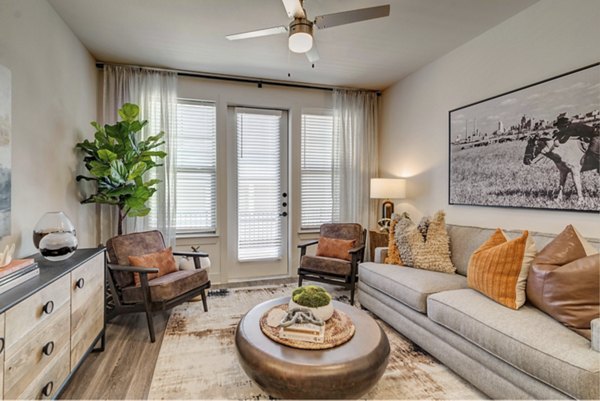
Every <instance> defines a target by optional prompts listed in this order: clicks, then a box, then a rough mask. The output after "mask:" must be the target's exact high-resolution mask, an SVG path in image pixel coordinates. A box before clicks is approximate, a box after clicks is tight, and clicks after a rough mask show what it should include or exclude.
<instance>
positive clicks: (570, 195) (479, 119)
mask: <svg viewBox="0 0 600 401" xmlns="http://www.w3.org/2000/svg"><path fill="white" fill-rule="evenodd" d="M599 135H600V62H599V63H594V64H591V65H588V66H586V67H582V68H579V69H577V70H573V71H569V72H567V73H564V74H561V75H558V76H554V77H552V78H548V79H545V80H543V81H539V82H536V83H533V84H530V85H527V86H524V87H521V88H518V89H514V90H511V91H509V92H505V93H502V94H499V95H496V96H493V97H490V98H487V99H484V100H480V101H477V102H474V103H470V104H467V105H465V106H461V107H458V108H455V109H453V110H450V111H449V112H448V136H449V137H448V204H449V205H467V206H484V207H508V208H524V209H542V210H560V211H576V212H591V213H598V212H600V137H599Z"/></svg>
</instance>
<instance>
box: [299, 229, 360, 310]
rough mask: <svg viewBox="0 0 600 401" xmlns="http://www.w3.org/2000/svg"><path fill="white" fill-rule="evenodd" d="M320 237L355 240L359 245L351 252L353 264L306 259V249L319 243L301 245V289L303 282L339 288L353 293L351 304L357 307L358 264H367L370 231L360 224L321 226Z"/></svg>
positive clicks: (311, 242)
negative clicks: (368, 233)
mask: <svg viewBox="0 0 600 401" xmlns="http://www.w3.org/2000/svg"><path fill="white" fill-rule="evenodd" d="M320 236H321V237H327V238H336V239H345V240H355V241H356V244H357V245H356V246H355V247H354V248H352V249H351V250H350V251H349V253H350V256H351V260H350V261H347V260H343V259H334V258H327V257H324V256H310V255H307V254H306V248H308V247H309V246H311V245H315V244H317V243H318V242H319V241H318V240H313V241H309V242H305V243H303V244H300V245H298V248H300V267H299V268H298V276H299V277H298V285H299V286H301V285H302V281H303V280H309V281H318V282H321V283H328V284H336V285H340V286H342V287H344V288H345V289H347V290H350V304H351V305H354V292H355V290H356V282H357V281H358V264H359V263H361V262H362V261H363V260H364V256H365V239H366V237H367V230H363V228H362V226H361V225H360V224H355V223H334V224H323V225H321V229H320Z"/></svg>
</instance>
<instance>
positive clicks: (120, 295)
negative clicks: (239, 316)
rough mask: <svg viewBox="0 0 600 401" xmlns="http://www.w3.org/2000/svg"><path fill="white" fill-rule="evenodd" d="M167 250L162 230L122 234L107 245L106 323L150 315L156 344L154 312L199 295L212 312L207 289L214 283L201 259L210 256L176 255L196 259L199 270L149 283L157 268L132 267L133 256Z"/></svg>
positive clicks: (175, 253) (176, 254)
mask: <svg viewBox="0 0 600 401" xmlns="http://www.w3.org/2000/svg"><path fill="white" fill-rule="evenodd" d="M164 249H165V241H164V238H163V236H162V233H161V232H160V231H146V232H141V233H133V234H127V235H121V236H117V237H114V238H111V239H110V240H108V241H107V243H106V250H107V253H108V261H109V263H108V264H107V268H108V274H107V279H108V289H107V291H108V294H107V296H108V300H107V312H106V320H107V321H109V320H111V319H112V318H114V317H115V316H117V315H120V314H123V313H132V312H146V318H147V320H148V330H149V331H150V341H152V342H154V341H155V334H154V322H153V320H152V313H153V312H155V311H158V310H167V309H170V308H172V307H174V306H177V305H179V304H181V303H183V302H186V301H188V300H190V299H191V298H194V297H197V296H198V295H201V296H202V304H203V306H204V311H205V312H207V311H208V305H207V303H206V289H207V288H210V280H209V279H208V272H207V270H206V269H203V268H202V267H201V265H200V258H201V257H206V256H208V254H206V253H203V252H173V255H175V256H187V257H192V258H193V259H194V265H195V267H196V269H195V270H178V271H176V272H173V273H169V274H166V275H164V276H161V277H157V278H155V279H152V280H148V273H157V272H158V269H157V268H155V267H152V266H148V267H136V266H130V265H129V256H141V255H145V254H148V253H153V252H159V251H162V250H164ZM134 273H138V274H139V275H140V282H141V285H140V286H136V285H135V282H134Z"/></svg>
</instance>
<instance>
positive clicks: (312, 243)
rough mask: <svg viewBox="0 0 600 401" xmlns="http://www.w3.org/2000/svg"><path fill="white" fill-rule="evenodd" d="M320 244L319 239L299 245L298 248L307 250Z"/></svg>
mask: <svg viewBox="0 0 600 401" xmlns="http://www.w3.org/2000/svg"><path fill="white" fill-rule="evenodd" d="M318 243H319V240H318V239H313V240H310V241H306V242H303V243H302V244H298V248H305V249H306V248H307V247H309V246H311V245H315V244H318Z"/></svg>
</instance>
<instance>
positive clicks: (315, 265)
mask: <svg viewBox="0 0 600 401" xmlns="http://www.w3.org/2000/svg"><path fill="white" fill-rule="evenodd" d="M300 268H301V269H302V270H308V271H312V272H315V273H319V272H323V273H332V274H339V275H340V276H348V275H349V274H350V269H351V263H350V262H348V261H347V260H341V259H334V258H326V257H325V256H310V255H304V256H303V257H302V261H301V262H300Z"/></svg>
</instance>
